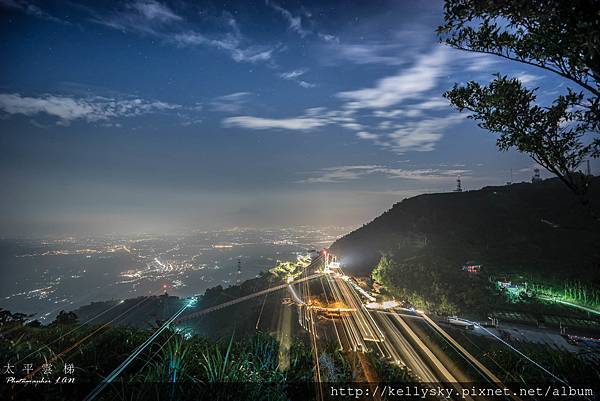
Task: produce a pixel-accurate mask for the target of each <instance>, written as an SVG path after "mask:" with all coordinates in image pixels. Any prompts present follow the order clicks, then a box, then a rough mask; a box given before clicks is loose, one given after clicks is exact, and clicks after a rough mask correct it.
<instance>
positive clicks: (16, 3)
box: [0, 0, 69, 24]
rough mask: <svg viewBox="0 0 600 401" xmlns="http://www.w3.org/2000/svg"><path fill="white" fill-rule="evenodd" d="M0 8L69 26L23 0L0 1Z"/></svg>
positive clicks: (66, 22)
mask: <svg viewBox="0 0 600 401" xmlns="http://www.w3.org/2000/svg"><path fill="white" fill-rule="evenodd" d="M0 7H4V8H8V9H13V10H18V11H20V12H23V13H25V14H28V15H32V16H34V17H37V18H41V19H45V20H48V21H52V22H58V23H61V24H69V22H68V21H65V20H62V19H60V18H56V17H55V16H53V15H51V14H49V13H47V12H46V11H44V10H42V9H41V8H40V7H39V6H37V5H36V4H34V3H32V2H29V1H25V0H0Z"/></svg>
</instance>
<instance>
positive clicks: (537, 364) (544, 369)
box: [479, 326, 569, 386]
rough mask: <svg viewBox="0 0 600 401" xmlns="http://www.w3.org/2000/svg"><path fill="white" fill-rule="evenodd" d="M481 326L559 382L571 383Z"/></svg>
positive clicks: (567, 384)
mask: <svg viewBox="0 0 600 401" xmlns="http://www.w3.org/2000/svg"><path fill="white" fill-rule="evenodd" d="M479 327H480V328H481V329H482V330H483V331H485V332H487V333H488V334H489V335H491V336H493V337H494V338H496V339H497V340H498V341H500V342H502V343H503V344H504V345H506V346H507V347H508V348H510V349H511V350H513V351H515V352H516V353H517V354H519V355H521V356H522V357H523V358H525V359H527V360H528V361H529V362H531V363H532V364H534V365H535V366H537V367H538V368H540V369H541V370H542V371H544V372H545V373H547V374H548V375H550V376H552V377H553V378H554V379H555V380H558V381H559V382H561V383H563V384H564V385H566V386H569V383H567V382H566V381H564V380H563V379H561V378H560V377H558V376H556V375H555V374H554V373H552V372H550V371H549V370H548V369H546V368H545V367H543V366H542V365H540V364H539V363H537V362H536V361H534V360H533V359H531V358H530V357H528V356H527V355H525V354H524V353H522V352H521V351H519V350H518V349H516V348H515V347H513V346H512V345H510V344H509V343H507V342H506V341H504V340H503V339H502V338H500V337H498V336H497V335H495V334H494V333H492V332H491V331H489V330H488V329H486V328H485V327H483V326H479Z"/></svg>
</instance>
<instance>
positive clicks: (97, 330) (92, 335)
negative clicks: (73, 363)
mask: <svg viewBox="0 0 600 401" xmlns="http://www.w3.org/2000/svg"><path fill="white" fill-rule="evenodd" d="M149 298H150V297H144V298H143V299H142V300H140V301H139V302H137V303H136V304H135V305H133V306H132V307H131V308H129V309H127V310H126V311H125V312H123V313H121V314H120V315H118V316H117V317H115V318H113V319H111V320H110V321H108V322H106V323H104V324H103V325H102V326H100V327H98V328H97V329H96V330H94V331H92V332H91V333H90V334H88V335H87V336H85V337H83V338H81V339H79V340H78V341H76V342H75V343H74V344H72V345H71V346H70V347H68V348H67V349H65V350H64V351H62V352H61V353H59V354H57V355H55V356H54V357H53V358H52V359H50V360H49V361H47V362H46V364H48V365H52V364H53V363H54V362H56V361H57V360H58V359H60V358H62V357H63V356H65V355H67V354H68V353H69V352H71V351H72V350H74V349H75V348H76V347H78V346H79V345H81V344H83V343H85V342H86V341H87V340H89V339H90V338H92V337H94V336H95V335H96V334H98V333H99V332H101V331H102V330H104V329H105V328H106V327H108V326H110V325H111V324H112V323H113V322H115V321H117V320H118V319H120V318H121V317H123V316H125V315H126V314H127V313H129V312H131V311H132V310H133V309H135V308H136V307H138V306H139V305H141V304H142V303H144V302H146V301H147V300H148V299H149ZM42 369H43V366H39V367H38V368H36V369H35V370H33V371H32V372H31V373H29V374H28V375H27V376H26V377H25V379H26V380H28V379H31V378H32V377H33V376H34V375H35V374H36V373H38V372H39V371H41V370H42Z"/></svg>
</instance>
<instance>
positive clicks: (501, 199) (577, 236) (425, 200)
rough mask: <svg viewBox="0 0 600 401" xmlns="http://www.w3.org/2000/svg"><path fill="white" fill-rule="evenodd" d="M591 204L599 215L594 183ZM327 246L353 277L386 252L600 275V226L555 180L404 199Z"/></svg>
mask: <svg viewBox="0 0 600 401" xmlns="http://www.w3.org/2000/svg"><path fill="white" fill-rule="evenodd" d="M590 199H591V204H592V209H593V213H594V214H595V215H596V216H598V215H600V178H599V177H595V178H594V179H593V183H592V186H591V189H590ZM331 248H332V251H333V252H335V253H336V254H339V255H341V256H342V257H343V259H342V262H343V263H344V264H345V266H346V269H347V270H348V271H350V272H353V273H355V274H368V273H369V272H370V271H371V269H373V267H374V266H375V265H376V264H377V262H378V260H379V258H380V256H381V253H382V252H385V253H390V254H392V255H393V257H394V259H395V260H397V261H402V260H415V259H423V258H425V257H426V258H428V259H431V258H433V259H434V260H437V261H442V262H443V264H444V265H447V266H458V267H459V266H461V265H462V264H463V263H464V262H465V261H467V260H476V261H478V262H480V263H484V264H486V265H487V267H491V268H492V270H496V271H522V272H532V273H534V274H535V273H540V274H550V275H551V276H553V277H555V278H569V279H591V280H594V281H598V279H599V277H600V272H599V271H600V224H599V223H598V222H595V221H593V219H592V218H591V217H590V214H589V213H587V212H586V211H585V209H584V208H583V207H582V206H581V205H580V204H579V203H578V200H577V199H576V197H575V196H574V195H573V194H572V193H571V192H570V191H569V190H568V189H567V188H566V187H565V186H564V185H563V184H562V183H561V182H560V181H559V180H558V179H549V180H545V181H542V182H539V183H535V184H532V183H520V184H512V185H507V186H499V187H485V188H483V189H480V190H477V191H468V192H462V193H438V194H425V195H420V196H416V197H413V198H409V199H404V200H403V201H401V202H399V203H396V204H395V205H394V206H393V207H392V208H391V209H390V210H388V211H387V212H385V213H384V214H382V215H381V216H379V217H377V218H376V219H375V220H373V221H372V222H370V223H368V224H366V225H364V226H362V227H361V228H359V229H357V230H355V231H353V232H351V233H350V234H348V235H346V236H345V237H342V238H340V239H339V240H337V241H336V242H335V243H334V244H333V245H332V247H331Z"/></svg>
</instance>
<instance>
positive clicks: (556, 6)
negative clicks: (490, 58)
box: [438, 0, 600, 205]
mask: <svg viewBox="0 0 600 401" xmlns="http://www.w3.org/2000/svg"><path fill="white" fill-rule="evenodd" d="M599 12H600V3H598V2H596V1H593V0H576V1H568V2H567V1H561V0H551V1H548V0H532V1H526V2H524V1H520V0H509V1H503V2H494V1H489V0H447V1H446V3H445V12H444V25H442V26H440V27H439V28H438V35H439V36H440V39H441V40H442V41H443V42H445V43H447V44H449V45H451V46H453V47H455V48H458V49H462V50H467V51H472V52H478V53H487V54H492V55H496V56H499V57H502V58H505V59H509V60H513V61H516V62H520V63H524V64H527V65H531V66H535V67H539V68H541V69H544V70H547V71H551V72H553V73H556V74H558V75H560V76H561V77H563V78H565V79H567V80H568V81H570V82H571V83H574V84H576V85H577V86H578V87H579V90H573V89H571V88H567V93H566V94H562V95H559V96H558V97H557V98H556V99H555V100H554V101H553V102H552V104H551V105H550V106H546V107H543V106H541V105H539V104H538V102H537V97H536V95H535V92H536V89H537V88H536V89H533V90H529V89H527V88H525V87H524V86H523V84H522V83H521V82H520V81H519V80H518V79H516V78H513V79H510V78H507V77H506V76H501V75H496V78H495V79H494V80H493V81H492V82H491V83H490V84H489V85H481V84H479V83H477V82H475V81H470V82H468V83H467V84H466V85H462V86H461V85H456V84H455V85H454V87H453V89H452V90H450V91H448V92H446V93H445V96H446V97H447V98H448V99H449V100H450V101H451V102H452V103H453V104H454V105H455V106H456V107H457V108H458V109H459V110H460V111H463V110H468V111H470V112H471V115H470V117H471V118H473V119H475V120H477V121H479V122H480V123H479V125H480V126H481V127H482V128H485V129H488V130H489V131H492V132H495V133H498V134H500V137H499V139H498V147H499V148H500V149H501V150H507V149H510V148H515V149H517V150H518V151H520V152H524V153H526V154H528V155H529V156H531V157H532V158H533V159H534V160H535V161H536V162H537V163H539V164H540V165H541V166H543V167H544V168H546V169H548V170H549V171H551V172H552V173H554V174H555V175H556V176H557V177H559V178H560V179H561V181H562V182H563V183H564V184H566V185H567V187H568V188H569V189H570V190H571V191H573V192H574V193H575V194H576V195H577V196H578V197H579V198H580V200H581V202H582V203H584V204H586V205H587V203H588V199H587V198H586V194H587V191H588V188H589V184H590V181H589V178H588V177H587V176H585V175H584V174H583V173H581V172H575V170H576V169H577V168H578V167H579V166H580V164H581V163H582V162H583V161H584V160H585V159H586V158H588V157H593V158H596V157H598V156H600V138H599V137H598V133H599V129H600V98H599V96H600V84H599V79H598V78H599V77H600V75H599V74H600V50H599V49H600V19H599V18H598V15H599Z"/></svg>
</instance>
